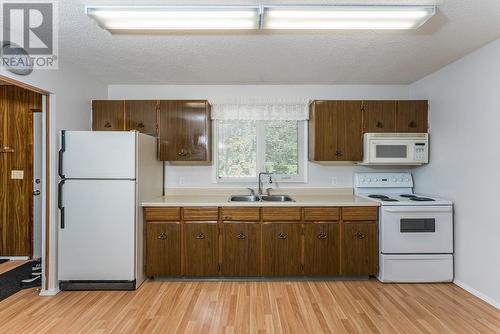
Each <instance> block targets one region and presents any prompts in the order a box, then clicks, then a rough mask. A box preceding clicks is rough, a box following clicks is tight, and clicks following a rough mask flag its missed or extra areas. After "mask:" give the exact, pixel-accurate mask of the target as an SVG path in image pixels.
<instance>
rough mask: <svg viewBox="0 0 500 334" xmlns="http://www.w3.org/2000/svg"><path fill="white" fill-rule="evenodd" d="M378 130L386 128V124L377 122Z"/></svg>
mask: <svg viewBox="0 0 500 334" xmlns="http://www.w3.org/2000/svg"><path fill="white" fill-rule="evenodd" d="M376 127H377V128H383V127H384V123H382V122H380V121H379V122H377V125H376Z"/></svg>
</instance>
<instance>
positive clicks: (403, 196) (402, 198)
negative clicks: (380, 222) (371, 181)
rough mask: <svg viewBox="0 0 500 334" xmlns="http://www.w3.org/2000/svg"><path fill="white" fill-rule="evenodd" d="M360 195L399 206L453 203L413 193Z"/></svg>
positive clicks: (384, 203) (383, 203)
mask: <svg viewBox="0 0 500 334" xmlns="http://www.w3.org/2000/svg"><path fill="white" fill-rule="evenodd" d="M357 195H358V196H361V197H364V198H367V199H370V200H373V201H377V202H380V203H381V204H382V205H398V206H404V205H407V206H414V205H417V206H421V205H433V206H434V205H451V202H450V201H447V200H443V199H439V198H435V197H429V196H426V195H420V194H413V193H390V192H389V193H373V194H371V193H368V194H359V193H358V194H357Z"/></svg>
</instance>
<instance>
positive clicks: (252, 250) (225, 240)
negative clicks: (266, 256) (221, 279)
mask: <svg viewBox="0 0 500 334" xmlns="http://www.w3.org/2000/svg"><path fill="white" fill-rule="evenodd" d="M221 272H222V275H223V276H259V275H260V223H259V222H237V221H224V222H223V224H222V263H221Z"/></svg>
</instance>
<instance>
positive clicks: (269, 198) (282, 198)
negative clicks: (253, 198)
mask: <svg viewBox="0 0 500 334" xmlns="http://www.w3.org/2000/svg"><path fill="white" fill-rule="evenodd" d="M260 199H261V200H263V201H265V202H295V200H294V199H293V198H291V197H290V196H288V195H262V196H260Z"/></svg>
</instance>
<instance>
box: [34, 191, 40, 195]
mask: <svg viewBox="0 0 500 334" xmlns="http://www.w3.org/2000/svg"><path fill="white" fill-rule="evenodd" d="M40 194H41V193H40V190H35V191H34V192H33V196H38V195H40Z"/></svg>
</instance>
